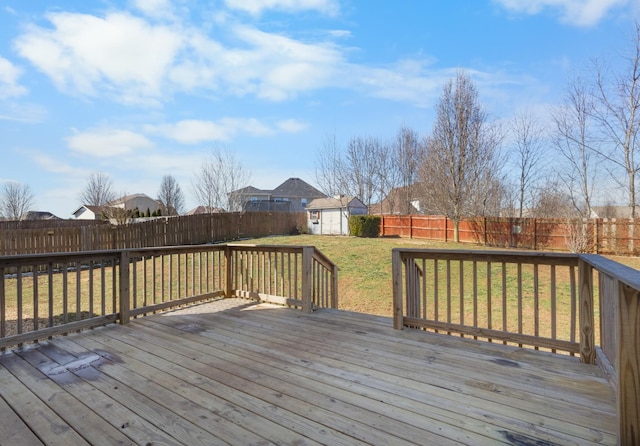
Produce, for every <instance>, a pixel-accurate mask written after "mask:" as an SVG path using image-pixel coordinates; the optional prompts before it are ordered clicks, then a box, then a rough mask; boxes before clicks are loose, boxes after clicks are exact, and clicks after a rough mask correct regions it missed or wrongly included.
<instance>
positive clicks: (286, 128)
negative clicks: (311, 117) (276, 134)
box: [277, 119, 309, 133]
mask: <svg viewBox="0 0 640 446" xmlns="http://www.w3.org/2000/svg"><path fill="white" fill-rule="evenodd" d="M277 126H278V128H279V129H280V130H282V131H283V132H286V133H299V132H302V131H304V130H306V129H307V128H308V127H309V126H308V125H307V124H306V123H304V122H301V121H298V120H297V119H285V120H283V121H280V122H278V123H277Z"/></svg>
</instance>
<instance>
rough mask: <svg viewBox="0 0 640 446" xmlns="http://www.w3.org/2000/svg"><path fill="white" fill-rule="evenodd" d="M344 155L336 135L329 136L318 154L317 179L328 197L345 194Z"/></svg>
mask: <svg viewBox="0 0 640 446" xmlns="http://www.w3.org/2000/svg"><path fill="white" fill-rule="evenodd" d="M342 164H343V161H342V153H341V151H340V149H339V148H338V145H337V143H336V137H335V135H332V136H327V137H326V138H325V140H324V143H323V145H322V148H321V149H320V150H319V151H318V152H317V154H316V166H315V177H316V183H317V184H318V186H319V187H320V190H322V192H324V193H325V194H326V195H328V196H335V195H339V194H343V193H345V189H344V183H345V179H344V174H343V172H344V169H343V166H342Z"/></svg>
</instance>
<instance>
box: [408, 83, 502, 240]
mask: <svg viewBox="0 0 640 446" xmlns="http://www.w3.org/2000/svg"><path fill="white" fill-rule="evenodd" d="M436 112H437V116H436V121H435V123H434V126H433V130H432V134H431V136H429V137H428V138H427V155H426V157H425V160H424V162H423V163H422V167H421V175H420V177H421V184H422V187H423V188H424V190H425V196H427V197H428V198H429V200H428V201H427V205H428V206H429V207H430V210H431V211H435V212H438V213H441V214H443V215H446V216H447V217H448V218H450V219H451V220H453V222H454V238H455V240H456V241H459V240H460V234H459V226H460V220H461V219H462V218H463V217H465V216H468V215H472V214H474V213H475V212H477V210H478V208H479V203H478V201H479V200H480V199H486V197H483V195H484V194H486V193H488V192H489V191H490V188H488V187H487V185H488V184H489V183H490V178H489V175H491V174H492V170H493V169H495V168H497V167H498V166H496V165H495V159H496V150H497V147H498V145H499V143H500V138H499V135H498V133H497V131H496V129H495V127H492V126H491V125H490V124H489V122H488V117H487V114H486V112H485V111H484V109H483V107H482V106H481V104H480V102H479V99H478V92H477V90H476V88H475V86H474V84H473V82H472V81H471V78H469V76H467V75H466V74H465V73H464V72H462V71H460V72H458V74H457V76H456V79H455V81H454V80H450V81H449V82H448V83H447V84H446V85H445V86H444V89H443V92H442V96H441V97H440V100H439V102H438V104H437V105H436Z"/></svg>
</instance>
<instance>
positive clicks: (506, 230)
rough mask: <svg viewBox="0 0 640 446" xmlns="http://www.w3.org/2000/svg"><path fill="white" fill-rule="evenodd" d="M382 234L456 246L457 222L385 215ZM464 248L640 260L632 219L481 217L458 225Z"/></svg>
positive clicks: (637, 229) (433, 217)
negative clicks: (599, 255) (468, 246)
mask: <svg viewBox="0 0 640 446" xmlns="http://www.w3.org/2000/svg"><path fill="white" fill-rule="evenodd" d="M380 234H381V235H382V236H386V237H393V236H395V237H406V238H416V239H425V240H436V241H453V240H454V224H453V221H452V220H450V219H448V218H446V217H444V216H440V215H382V216H381V222H380ZM459 235H460V242H462V243H473V244H479V245H484V246H492V247H509V248H518V249H533V250H541V251H574V252H588V253H596V254H612V255H640V227H637V222H636V221H635V220H634V219H627V218H624V219H623V218H618V219H616V218H609V219H607V218H593V219H588V220H587V219H585V220H570V219H541V218H499V217H477V218H470V219H465V220H463V221H461V222H460V227H459Z"/></svg>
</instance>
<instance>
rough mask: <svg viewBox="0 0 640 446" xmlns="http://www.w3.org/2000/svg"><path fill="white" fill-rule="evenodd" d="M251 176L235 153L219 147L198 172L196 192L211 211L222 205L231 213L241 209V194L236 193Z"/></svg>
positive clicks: (195, 180)
mask: <svg viewBox="0 0 640 446" xmlns="http://www.w3.org/2000/svg"><path fill="white" fill-rule="evenodd" d="M250 176H251V175H250V173H249V171H248V170H246V169H245V168H244V167H243V166H242V163H241V162H240V161H239V160H238V159H236V156H235V154H234V153H233V152H231V151H230V150H228V149H222V148H219V147H217V148H215V149H214V150H213V151H212V153H211V156H210V157H209V158H208V159H206V160H205V161H204V162H203V163H202V166H201V167H200V171H199V172H198V173H196V175H195V179H194V182H193V189H194V193H195V195H196V198H197V199H198V202H199V203H200V204H201V205H202V206H205V207H206V208H207V209H208V211H209V212H213V211H214V210H215V209H220V208H221V209H225V210H227V211H228V212H234V211H240V210H242V205H243V203H242V202H241V196H240V195H239V194H233V193H232V192H233V191H236V190H238V189H239V188H240V187H244V186H246V185H247V183H248V182H249V179H250Z"/></svg>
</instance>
